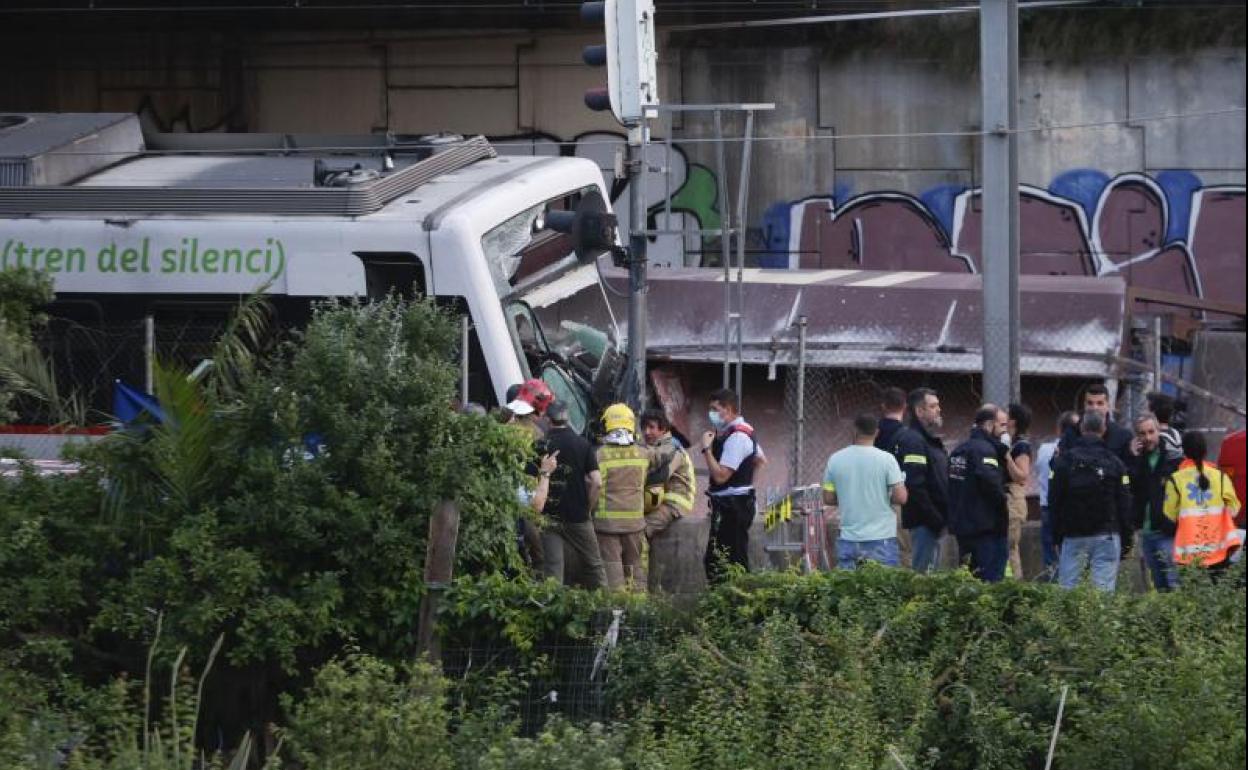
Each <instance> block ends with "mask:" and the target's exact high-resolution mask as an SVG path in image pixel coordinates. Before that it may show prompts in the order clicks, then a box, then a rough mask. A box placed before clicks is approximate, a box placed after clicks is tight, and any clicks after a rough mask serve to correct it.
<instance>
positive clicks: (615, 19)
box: [581, 0, 659, 126]
mask: <svg viewBox="0 0 1248 770" xmlns="http://www.w3.org/2000/svg"><path fill="white" fill-rule="evenodd" d="M581 19H582V20H583V21H585V22H587V23H590V24H602V26H603V36H604V38H605V42H604V43H602V44H599V45H591V46H586V47H585V50H584V51H583V52H582V55H581V58H582V59H584V61H585V63H586V64H589V65H591V66H594V67H601V66H603V65H606V68H607V85H606V86H604V87H599V88H591V89H589V90H588V91H586V92H585V106H587V107H589V108H590V109H591V110H597V111H605V110H608V109H609V110H611V112H612V113H613V114H614V115H615V119H616V120H618V121H619V122H620V123H622V124H624V125H626V126H629V125H634V124H637V123H640V122H641V119H642V117H643V116H644V109H645V107H646V106H648V105H652V104H658V103H659V79H658V74H657V72H658V66H657V64H658V51H657V48H656V46H655V38H654V0H591V1H590V2H585V3H582V4H581Z"/></svg>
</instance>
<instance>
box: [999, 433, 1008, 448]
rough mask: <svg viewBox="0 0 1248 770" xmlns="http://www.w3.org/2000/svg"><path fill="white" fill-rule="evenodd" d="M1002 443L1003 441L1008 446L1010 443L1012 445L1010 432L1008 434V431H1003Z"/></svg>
mask: <svg viewBox="0 0 1248 770" xmlns="http://www.w3.org/2000/svg"><path fill="white" fill-rule="evenodd" d="M1001 443H1002V444H1005V445H1006V446H1009V445H1010V434H1008V433H1002V434H1001Z"/></svg>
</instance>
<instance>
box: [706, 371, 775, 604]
mask: <svg viewBox="0 0 1248 770" xmlns="http://www.w3.org/2000/svg"><path fill="white" fill-rule="evenodd" d="M709 406H710V410H709V411H708V412H707V419H709V420H710V423H711V427H713V428H714V430H712V431H707V432H706V433H705V434H703V436H702V446H701V453H702V457H703V458H704V459H705V460H706V468H707V472H708V474H709V475H710V477H711V483H710V489H709V490H708V492H707V494H708V495H709V496H710V498H711V536H710V539H709V540H708V541H707V544H706V556H705V558H704V560H703V563H704V565H705V567H706V577H707V580H708V581H709V582H717V581H718V580H720V579H721V578H722V577H723V574H722V569H721V562H722V561H724V560H726V561H727V562H728V563H729V564H737V565H740V566H741V567H742V568H744V569H747V570H748V569H749V544H750V525H751V524H752V523H753V522H754V515H755V512H756V511H755V505H754V474H755V472H756V471H757V469H758V468H759V466H761V465H763V464H764V463H766V462H767V458H766V455H764V454H763V450H762V447H760V446H759V445H758V438H757V437H756V436H755V435H754V428H753V427H752V426H751V425H750V424H749V423H747V422H746V421H745V419H744V418H743V417H742V416H741V413H740V410H741V402H740V400H739V399H738V398H737V394H736V393H735V392H733V391H731V390H729V389H727V388H724V389H722V390H717V391H715V392H714V393H712V394H711V398H710V404H709Z"/></svg>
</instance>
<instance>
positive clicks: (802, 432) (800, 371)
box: [789, 316, 806, 488]
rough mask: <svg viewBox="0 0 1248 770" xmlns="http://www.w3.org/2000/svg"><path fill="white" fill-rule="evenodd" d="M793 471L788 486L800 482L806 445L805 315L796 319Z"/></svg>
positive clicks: (799, 483) (793, 485)
mask: <svg viewBox="0 0 1248 770" xmlns="http://www.w3.org/2000/svg"><path fill="white" fill-rule="evenodd" d="M793 442H794V443H793V472H792V474H791V476H792V479H791V481H792V483H791V484H790V485H789V486H790V487H794V488H796V487H798V486H800V485H801V483H802V478H801V475H802V470H803V467H804V465H805V463H804V460H805V454H806V453H805V446H806V316H799V317H798V319H797V424H796V425H795V426H794V430H793Z"/></svg>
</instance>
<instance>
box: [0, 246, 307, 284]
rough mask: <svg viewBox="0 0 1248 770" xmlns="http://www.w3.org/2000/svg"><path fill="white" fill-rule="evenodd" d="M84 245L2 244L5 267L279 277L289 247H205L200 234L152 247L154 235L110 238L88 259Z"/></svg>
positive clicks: (1, 267) (0, 266) (2, 267)
mask: <svg viewBox="0 0 1248 770" xmlns="http://www.w3.org/2000/svg"><path fill="white" fill-rule="evenodd" d="M87 254H88V252H87V249H85V248H83V247H80V246H68V247H60V246H44V245H36V244H31V243H27V242H26V241H23V240H17V239H12V238H10V239H8V240H6V241H5V242H4V245H3V246H2V247H0V270H8V269H12V268H20V267H28V268H32V269H35V270H42V271H44V272H48V273H86V272H96V273H169V274H174V273H178V274H193V273H206V274H210V275H216V274H229V273H238V274H250V275H270V276H276V275H280V274H281V273H282V272H283V271H284V270H285V269H286V250H285V248H284V247H283V246H282V241H281V239H280V238H265V239H264V244H263V246H260V247H257V248H251V249H244V248H201V246H200V241H199V238H193V237H187V238H183V239H181V241H180V242H179V244H178V245H177V246H171V247H166V248H157V247H153V245H152V239H151V238H143V239H142V240H141V241H139V242H138V243H137V244H135V245H129V246H126V245H119V244H118V243H116V242H115V241H114V242H110V243H109V244H108V245H106V246H102V247H100V249H99V250H98V251H97V252H96V253H95V254H94V259H92V260H90V261H88V257H87Z"/></svg>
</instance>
